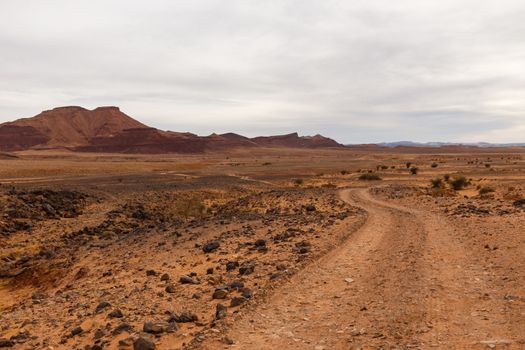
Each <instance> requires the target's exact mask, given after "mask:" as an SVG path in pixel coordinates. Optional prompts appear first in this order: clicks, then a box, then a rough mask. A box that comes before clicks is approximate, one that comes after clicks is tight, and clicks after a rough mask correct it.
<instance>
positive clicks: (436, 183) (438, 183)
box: [430, 177, 443, 188]
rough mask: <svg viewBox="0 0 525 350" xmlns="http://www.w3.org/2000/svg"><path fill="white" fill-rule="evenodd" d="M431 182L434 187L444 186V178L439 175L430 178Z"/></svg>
mask: <svg viewBox="0 0 525 350" xmlns="http://www.w3.org/2000/svg"><path fill="white" fill-rule="evenodd" d="M430 184H431V185H432V188H441V187H443V180H442V179H441V178H439V177H438V178H435V179H432V180H430Z"/></svg>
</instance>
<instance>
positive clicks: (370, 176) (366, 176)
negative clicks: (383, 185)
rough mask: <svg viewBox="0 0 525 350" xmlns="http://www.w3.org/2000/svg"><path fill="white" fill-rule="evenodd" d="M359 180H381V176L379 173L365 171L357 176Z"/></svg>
mask: <svg viewBox="0 0 525 350" xmlns="http://www.w3.org/2000/svg"><path fill="white" fill-rule="evenodd" d="M359 180H364V181H374V180H381V177H379V175H377V174H373V173H366V174H361V175H360V176H359Z"/></svg>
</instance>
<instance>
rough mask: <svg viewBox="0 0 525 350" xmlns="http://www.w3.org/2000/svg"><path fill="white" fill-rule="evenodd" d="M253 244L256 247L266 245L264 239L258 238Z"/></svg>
mask: <svg viewBox="0 0 525 350" xmlns="http://www.w3.org/2000/svg"><path fill="white" fill-rule="evenodd" d="M254 245H255V246H256V247H266V240H264V239H258V240H256V241H255V243H254Z"/></svg>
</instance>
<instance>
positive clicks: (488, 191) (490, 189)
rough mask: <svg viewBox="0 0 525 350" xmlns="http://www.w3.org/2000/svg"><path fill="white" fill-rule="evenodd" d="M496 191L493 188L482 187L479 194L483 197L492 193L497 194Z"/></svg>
mask: <svg viewBox="0 0 525 350" xmlns="http://www.w3.org/2000/svg"><path fill="white" fill-rule="evenodd" d="M495 191H496V190H495V189H493V188H492V187H481V188H480V189H479V194H480V196H483V195H484V194H488V193H492V192H495Z"/></svg>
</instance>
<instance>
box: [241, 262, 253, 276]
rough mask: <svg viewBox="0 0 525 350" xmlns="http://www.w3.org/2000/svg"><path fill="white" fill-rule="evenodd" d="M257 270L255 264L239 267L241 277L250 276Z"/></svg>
mask: <svg viewBox="0 0 525 350" xmlns="http://www.w3.org/2000/svg"><path fill="white" fill-rule="evenodd" d="M254 270H255V264H253V263H251V264H247V265H243V266H241V267H239V275H249V274H252V273H253V271H254Z"/></svg>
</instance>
